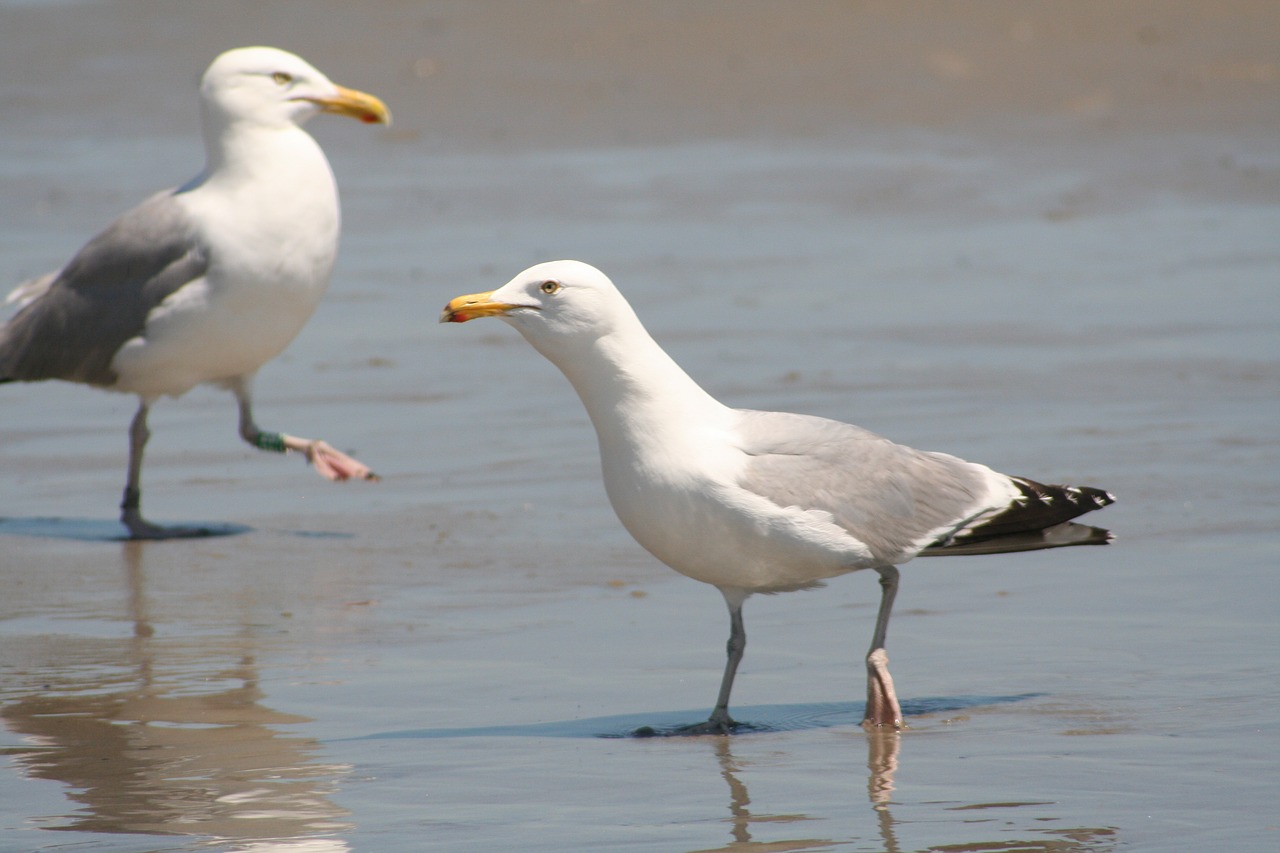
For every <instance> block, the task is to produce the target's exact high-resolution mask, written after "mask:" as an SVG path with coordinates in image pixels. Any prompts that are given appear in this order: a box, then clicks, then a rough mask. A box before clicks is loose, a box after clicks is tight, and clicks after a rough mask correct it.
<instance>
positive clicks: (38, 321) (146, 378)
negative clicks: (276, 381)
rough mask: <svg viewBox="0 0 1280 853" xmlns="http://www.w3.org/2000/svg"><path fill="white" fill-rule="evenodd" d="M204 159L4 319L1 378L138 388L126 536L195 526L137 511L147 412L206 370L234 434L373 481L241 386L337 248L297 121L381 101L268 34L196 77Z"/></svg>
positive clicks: (332, 212) (371, 108)
mask: <svg viewBox="0 0 1280 853" xmlns="http://www.w3.org/2000/svg"><path fill="white" fill-rule="evenodd" d="M200 105H201V108H202V113H203V116H202V117H203V120H204V139H205V148H206V154H207V158H208V160H207V163H206V165H205V168H204V171H202V172H201V173H200V174H199V175H197V176H196V177H195V178H193V179H192V180H191V181H189V182H188V183H187V184H186V185H184V186H182V187H180V188H178V189H174V190H165V191H163V192H160V193H157V194H156V195H154V196H152V197H151V198H149V199H147V200H146V201H144V202H143V203H142V204H140V205H139V206H138V207H136V208H134V209H133V210H131V211H129V212H128V213H126V214H124V215H123V216H121V217H120V218H119V219H117V220H116V221H115V222H113V223H112V224H111V225H110V226H108V228H107V229H106V230H105V231H103V232H102V233H101V234H99V235H98V236H97V237H95V238H93V239H92V240H91V241H89V243H88V244H87V245H86V246H85V247H84V248H83V249H81V250H80V252H79V253H78V254H77V255H76V256H75V257H73V258H72V259H71V260H70V261H69V262H68V263H67V265H66V266H64V267H63V268H62V269H60V270H58V271H56V272H53V273H49V274H48V275H45V276H41V277H40V278H37V279H34V280H32V281H30V282H27V283H26V284H23V285H20V286H19V287H18V288H17V289H16V290H14V291H13V293H11V294H10V296H9V299H8V301H9V302H11V303H17V304H18V305H19V306H20V310H19V311H18V313H17V314H15V315H14V316H13V318H12V319H10V320H9V322H8V323H7V324H6V325H4V326H3V327H0V382H11V381H19V382H35V381H39V380H42V379H64V380H67V381H70V382H81V383H84V384H87V385H94V386H97V387H99V388H105V389H107V390H110V391H121V392H125V393H130V394H136V395H137V396H138V398H139V401H140V405H139V406H138V412H137V414H136V415H135V416H134V419H133V423H132V426H131V427H130V428H129V473H128V478H127V481H126V485H125V490H124V501H123V502H122V504H121V510H122V514H121V521H122V522H123V523H124V525H125V527H127V528H128V531H129V535H130V536H131V537H132V538H135V539H159V538H168V537H174V536H201V535H208V534H209V533H210V532H211V531H209V530H207V529H204V528H193V527H160V526H157V525H154V524H151V523H150V522H148V521H146V520H145V519H144V518H143V517H142V512H141V486H140V473H141V469H142V454H143V448H144V447H145V446H146V443H147V438H148V436H149V433H148V430H147V412H148V410H149V409H150V407H151V405H152V404H153V403H154V402H155V401H156V400H157V399H159V398H160V397H162V396H165V395H168V396H171V397H177V396H180V395H182V394H184V393H186V392H187V391H189V390H191V389H192V388H193V387H195V386H196V385H199V384H201V383H212V384H214V385H220V386H222V387H224V388H226V389H228V390H229V391H231V393H233V394H234V395H235V396H236V399H237V400H238V401H239V404H240V435H241V436H242V437H243V438H244V440H245V441H247V442H249V443H250V444H252V445H253V446H254V447H258V448H261V449H263V450H271V451H277V452H287V451H291V450H297V451H301V452H302V453H304V454H306V457H307V459H308V461H310V462H311V464H312V465H313V466H315V468H316V470H317V471H319V472H320V473H321V474H322V475H323V476H325V477H326V478H328V479H330V480H347V479H351V478H355V479H366V480H373V479H377V478H376V476H375V475H374V474H373V473H372V472H371V471H370V470H369V469H368V468H367V467H366V466H364V465H363V464H361V463H360V462H358V461H356V460H355V459H352V458H351V457H349V456H347V455H346V454H343V453H340V452H338V451H337V450H335V449H333V448H332V447H330V446H329V445H328V444H326V443H325V442H323V441H318V440H312V439H305V438H298V437H297V436H292V435H286V434H283V433H277V432H266V431H264V430H261V429H259V428H258V426H257V424H255V423H254V420H253V412H252V404H251V399H250V385H251V383H252V380H253V377H254V375H255V374H256V373H257V372H258V369H259V368H260V367H262V365H264V364H265V363H266V362H268V361H270V360H271V359H273V358H275V357H276V356H277V355H279V354H280V353H281V352H282V351H283V350H284V348H285V347H286V346H288V345H289V343H290V342H291V341H292V340H293V339H294V337H295V336H297V334H298V332H300V331H301V330H302V327H303V325H304V324H305V323H306V322H307V319H308V318H310V317H311V314H312V313H313V312H314V311H315V309H316V306H317V305H319V303H320V299H321V297H322V296H323V295H324V292H325V289H326V288H327V287H328V283H329V274H330V272H331V271H332V269H333V262H334V258H335V257H336V254H337V249H338V232H339V210H338V192H337V186H336V184H335V182H334V178H333V172H332V170H331V169H330V168H329V161H328V160H326V159H325V156H324V152H323V151H321V150H320V146H319V145H318V144H317V143H316V141H315V140H314V139H312V138H311V136H310V135H309V134H307V132H306V131H304V130H303V129H302V127H301V125H302V124H303V123H304V122H306V121H307V120H308V119H310V118H312V117H313V116H315V115H317V114H319V113H335V114H338V115H345V116H351V117H354V118H358V119H360V120H361V121H364V122H369V123H381V124H389V123H390V121H391V114H390V113H389V112H388V111H387V108H386V106H385V105H384V104H383V103H382V101H380V100H378V99H377V98H375V97H373V96H372V95H367V94H365V93H363V92H357V91H355V90H353V89H346V88H343V87H341V86H337V85H335V84H334V83H332V82H330V80H329V79H328V78H327V77H325V75H324V74H322V73H320V72H319V71H317V70H316V69H315V68H313V67H312V66H311V65H310V64H308V63H307V62H305V61H303V60H302V59H301V58H299V57H297V56H294V55H293V54H291V53H287V52H285V51H283V50H277V49H276V48H271V47H246V48H239V49H237V50H230V51H227V52H226V53H224V54H222V55H221V56H219V57H218V58H217V59H215V60H214V61H213V64H211V65H210V66H209V68H208V70H207V71H205V73H204V77H203V79H202V80H201V83H200Z"/></svg>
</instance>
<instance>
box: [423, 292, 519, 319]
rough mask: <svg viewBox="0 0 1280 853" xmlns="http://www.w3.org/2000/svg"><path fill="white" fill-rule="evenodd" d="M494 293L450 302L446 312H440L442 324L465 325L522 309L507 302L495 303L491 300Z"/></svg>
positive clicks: (473, 295)
mask: <svg viewBox="0 0 1280 853" xmlns="http://www.w3.org/2000/svg"><path fill="white" fill-rule="evenodd" d="M493 293H494V292H493V291H492V290H490V291H487V292H486V293H471V294H468V295H467V296H459V297H457V298H456V299H451V300H449V304H448V305H446V306H444V310H443V311H441V312H440V322H441V323H465V322H467V321H468V320H474V319H476V318H477V317H492V316H494V315H496V314H505V313H507V312H508V311H510V310H512V309H514V308H519V307H520V306H519V305H509V304H508V303H506V302H494V301H493V300H492V299H491V298H490V297H491V296H493Z"/></svg>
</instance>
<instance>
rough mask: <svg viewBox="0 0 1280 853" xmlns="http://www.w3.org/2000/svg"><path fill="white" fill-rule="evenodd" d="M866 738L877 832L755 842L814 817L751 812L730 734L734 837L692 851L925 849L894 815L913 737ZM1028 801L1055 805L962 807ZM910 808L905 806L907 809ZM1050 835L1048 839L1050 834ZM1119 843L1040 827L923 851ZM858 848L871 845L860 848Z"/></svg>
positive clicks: (1063, 851) (987, 852)
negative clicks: (769, 829) (902, 757)
mask: <svg viewBox="0 0 1280 853" xmlns="http://www.w3.org/2000/svg"><path fill="white" fill-rule="evenodd" d="M863 737H864V738H865V740H866V745H867V771H868V772H867V795H868V798H869V800H870V805H871V809H872V812H873V813H874V815H875V830H874V831H873V830H871V829H870V825H868V832H867V837H866V838H856V839H832V838H787V839H785V840H781V839H778V838H777V836H776V833H771V837H770V840H767V841H766V840H755V839H754V838H753V836H752V833H751V830H752V827H753V826H755V825H760V824H769V825H771V826H777V825H778V824H789V823H803V822H806V821H810V820H813V819H814V818H811V817H810V816H809V815H805V814H755V813H752V811H751V808H750V806H751V794H750V792H749V791H748V789H747V784H746V782H745V781H744V778H743V777H744V775H746V774H747V773H749V772H750V767H749V762H745V763H744V762H741V761H740V760H739V759H738V758H736V757H735V756H734V754H733V752H732V750H733V748H734V747H735V746H738V747H739V748H740V747H741V746H742V741H741V739H735V738H732V737H728V736H721V737H715V738H709V739H708V740H710V741H711V742H712V744H713V749H714V751H715V757H716V760H717V762H718V763H719V765H720V775H721V777H722V778H723V779H724V781H725V783H726V784H727V785H728V787H729V814H730V817H729V819H728V821H727V822H728V823H729V824H730V827H731V828H730V836H731V840H730V842H729V843H728V844H726V845H724V846H723V847H717V848H714V849H707V850H698V851H692V853H717V851H725V853H728V852H729V851H732V852H733V853H750V851H759V853H778V851H801V850H831V849H833V848H836V847H843V846H845V845H847V844H849V843H851V842H863V841H866V840H868V839H869V838H870V837H871V836H872V835H873V833H874V834H875V835H878V840H879V847H878V848H877V849H880V850H883V851H885V853H901V852H902V851H906V850H917V849H922V848H919V847H916V846H912V845H910V844H904V843H902V842H900V841H899V838H898V836H899V834H900V832H899V831H900V830H902V831H903V834H905V833H906V831H907V829H908V828H909V825H910V823H911V821H910V820H906V821H899V820H897V819H895V817H894V814H893V808H892V807H893V805H894V803H893V792H894V776H895V774H896V773H897V771H898V760H899V752H900V750H901V748H902V739H903V738H904V737H910V735H904V734H902V733H901V732H898V731H892V730H887V729H880V730H876V731H870V732H866V733H865V734H864V735H863ZM1022 805H1052V804H1051V803H993V804H972V805H967V804H957V805H955V806H954V807H953V808H954V809H956V810H966V811H967V810H984V809H987V808H1012V807H1016V806H1022ZM904 808H905V807H904ZM927 822H928V824H929V827H930V830H931V831H934V830H936V829H937V819H936V816H934V817H931V818H929V819H928V821H927ZM1045 836H1048V837H1045ZM1114 843H1115V830H1113V829H1109V828H1078V829H1070V830H1049V829H1045V830H1036V831H1035V836H1034V837H1030V838H1020V839H1013V838H998V839H991V840H988V841H969V842H959V843H956V844H944V845H933V846H929V847H926V848H923V849H927V850H934V851H953V853H997V851H1008V850H1015V849H1016V850H1019V851H1024V853H1087V851H1102V850H1108V849H1111V847H1112V845H1114ZM858 849H867V848H862V847H859V848H858Z"/></svg>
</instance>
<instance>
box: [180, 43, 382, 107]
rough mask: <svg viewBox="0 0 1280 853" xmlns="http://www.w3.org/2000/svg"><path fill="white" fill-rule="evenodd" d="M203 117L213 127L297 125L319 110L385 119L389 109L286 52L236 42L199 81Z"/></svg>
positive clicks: (371, 97)
mask: <svg viewBox="0 0 1280 853" xmlns="http://www.w3.org/2000/svg"><path fill="white" fill-rule="evenodd" d="M200 95H201V99H202V101H203V104H204V109H205V116H206V121H211V122H213V123H214V124H215V125H217V126H227V125H233V124H238V123H244V122H247V123H250V124H254V125H258V126H262V127H284V126H288V125H300V124H302V123H303V122H305V121H306V120H307V119H309V118H311V117H312V116H314V115H316V114H318V113H335V114H337V115H345V116H350V117H352V118H357V119H360V120H361V121H363V122H368V123H370V124H373V123H378V124H390V123H391V113H390V111H388V110H387V107H386V105H385V104H383V103H382V101H380V100H378V99H377V98H375V97H374V96H373V95H368V94H365V93H364V92H358V91H356V90H355V89H348V88H345V87H343V86H339V85H337V84H335V83H333V82H332V81H330V80H329V78H328V77H326V76H325V75H324V74H323V73H321V72H320V71H319V70H318V69H316V68H315V67H314V66H312V65H311V64H310V63H308V62H307V61H306V60H304V59H302V57H300V56H295V55H294V54H292V53H289V52H288V51H284V50H280V49H278V48H274V47H241V48H236V49H235V50H229V51H227V52H226V53H223V54H222V55H220V56H219V57H218V58H217V59H215V60H214V61H213V63H212V64H211V65H210V66H209V68H208V70H206V71H205V73H204V77H203V78H202V79H201V81H200Z"/></svg>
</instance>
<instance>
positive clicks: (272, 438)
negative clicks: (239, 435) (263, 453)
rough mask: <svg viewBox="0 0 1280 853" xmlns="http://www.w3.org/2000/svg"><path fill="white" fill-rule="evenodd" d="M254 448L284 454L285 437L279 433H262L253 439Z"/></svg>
mask: <svg viewBox="0 0 1280 853" xmlns="http://www.w3.org/2000/svg"><path fill="white" fill-rule="evenodd" d="M253 445H254V447H257V448H259V449H261V450H273V451H275V452H276V453H284V451H285V446H284V436H283V435H281V434H280V433H278V432H260V433H258V434H257V435H256V436H255V437H254V439H253Z"/></svg>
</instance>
